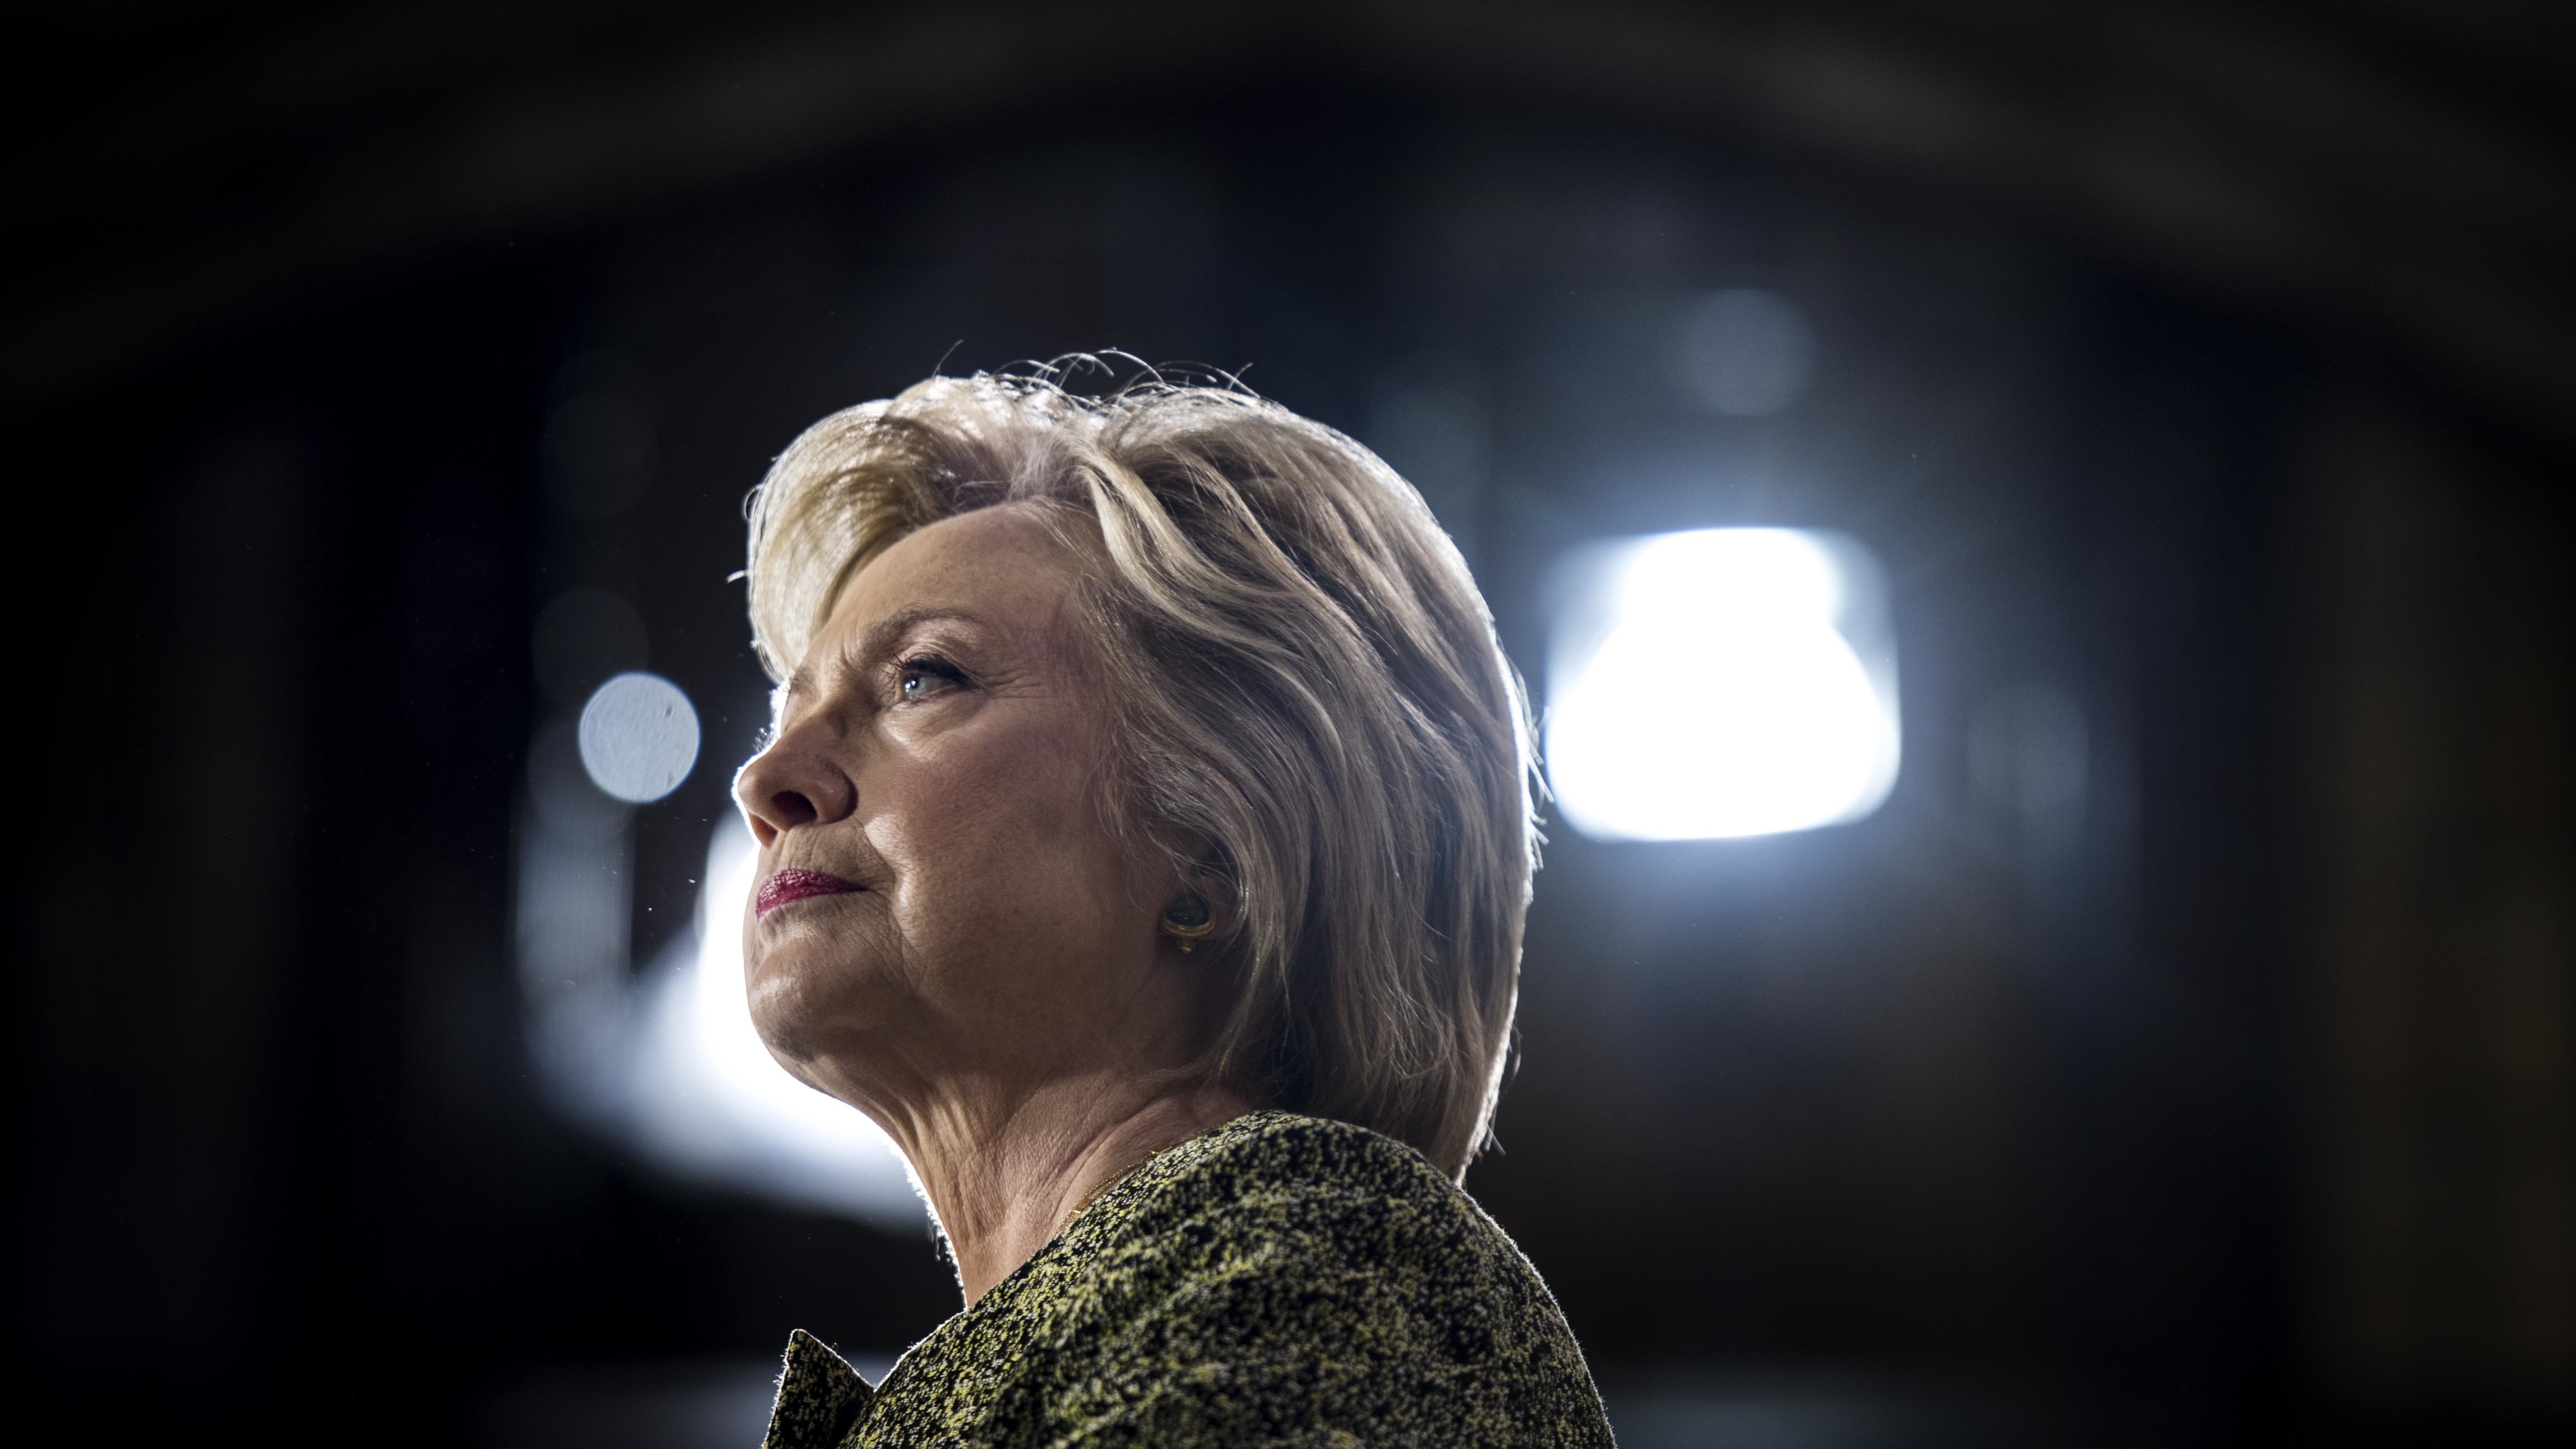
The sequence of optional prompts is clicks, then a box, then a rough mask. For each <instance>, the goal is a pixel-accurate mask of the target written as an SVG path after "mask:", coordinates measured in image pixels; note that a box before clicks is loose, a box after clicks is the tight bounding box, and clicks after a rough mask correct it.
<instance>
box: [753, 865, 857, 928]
mask: <svg viewBox="0 0 2576 1449" xmlns="http://www.w3.org/2000/svg"><path fill="white" fill-rule="evenodd" d="M866 889H867V887H866V886H863V885H860V884H858V883H857V882H856V881H846V880H843V879H841V878H840V877H839V876H837V875H825V874H824V873H823V872H821V871H819V870H805V869H803V868H801V867H798V866H792V865H791V866H789V867H788V868H787V869H785V870H782V871H780V872H778V873H777V874H776V875H773V876H771V877H770V878H769V879H767V880H765V881H762V882H761V883H760V894H759V896H758V897H756V898H755V899H754V900H753V902H752V909H753V910H754V911H755V912H756V913H757V914H760V915H764V916H765V915H768V914H769V913H770V912H771V911H774V910H777V909H778V908H779V907H780V906H783V905H786V904H788V903H789V902H791V901H801V900H803V899H805V898H806V897H807V896H845V895H848V894H849V893H850V892H852V891H862V890H866Z"/></svg>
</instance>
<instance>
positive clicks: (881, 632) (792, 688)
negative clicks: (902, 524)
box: [786, 607, 985, 699]
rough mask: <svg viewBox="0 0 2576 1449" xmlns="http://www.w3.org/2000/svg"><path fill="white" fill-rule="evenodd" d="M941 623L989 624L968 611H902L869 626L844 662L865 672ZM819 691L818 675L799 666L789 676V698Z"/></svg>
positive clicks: (846, 651)
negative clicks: (921, 631)
mask: <svg viewBox="0 0 2576 1449" xmlns="http://www.w3.org/2000/svg"><path fill="white" fill-rule="evenodd" d="M937 623H959V624H976V625H981V624H984V623H985V620H984V618H983V616H982V615H980V614H974V613H970V612H968V611H966V610H964V609H940V608H931V607H915V608H910V609H899V610H897V611H895V612H894V613H891V614H888V615H886V616H885V617H884V618H882V619H879V620H878V621H876V622H875V623H873V624H871V625H869V626H868V629H867V632H866V633H864V634H861V635H860V636H859V638H858V641H857V642H856V643H855V644H853V645H851V646H850V647H849V648H847V649H844V650H842V651H841V655H840V657H841V658H842V659H844V660H856V661H858V667H859V668H865V667H866V666H867V665H869V664H873V663H875V662H876V661H877V660H879V659H882V658H884V657H885V656H886V655H888V654H891V653H893V652H894V646H895V644H896V642H897V641H899V640H900V639H902V638H903V636H904V635H906V634H909V633H911V632H912V631H913V630H915V629H918V628H920V627H921V626H922V625H924V624H937ZM816 688H817V685H816V683H815V679H814V671H813V670H812V669H810V668H807V667H805V666H803V665H798V666H797V667H796V669H795V671H794V672H793V673H791V674H789V675H788V676H787V690H786V698H788V699H803V698H806V697H808V696H810V695H812V694H813V693H814V691H815V689H816Z"/></svg>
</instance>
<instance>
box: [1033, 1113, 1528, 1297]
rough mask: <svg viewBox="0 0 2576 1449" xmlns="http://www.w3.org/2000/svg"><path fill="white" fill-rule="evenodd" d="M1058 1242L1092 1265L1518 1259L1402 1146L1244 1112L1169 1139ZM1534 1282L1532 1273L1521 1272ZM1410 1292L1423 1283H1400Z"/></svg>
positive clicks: (1190, 1267)
mask: <svg viewBox="0 0 2576 1449" xmlns="http://www.w3.org/2000/svg"><path fill="white" fill-rule="evenodd" d="M1094 1207H1095V1210H1094V1211H1093V1212H1092V1213H1090V1214H1087V1215H1086V1216H1087V1217H1089V1218H1090V1219H1091V1221H1089V1222H1086V1223H1084V1224H1082V1225H1081V1227H1082V1229H1083V1230H1084V1231H1083V1232H1082V1233H1080V1234H1079V1236H1081V1237H1083V1238H1087V1239H1089V1241H1087V1242H1082V1243H1079V1244H1068V1246H1075V1247H1077V1248H1078V1249H1081V1250H1087V1251H1082V1252H1080V1256H1081V1257H1083V1258H1086V1259H1088V1260H1089V1261H1090V1262H1091V1264H1092V1271H1093V1272H1094V1273H1100V1272H1104V1271H1105V1272H1107V1273H1109V1274H1110V1275H1112V1276H1113V1277H1114V1276H1116V1275H1117V1274H1118V1273H1119V1272H1120V1271H1121V1270H1122V1269H1123V1270H1126V1271H1130V1272H1133V1273H1136V1274H1138V1275H1140V1276H1142V1277H1144V1278H1149V1279H1153V1280H1157V1281H1158V1282H1159V1283H1162V1284H1169V1283H1170V1282H1171V1281H1172V1280H1174V1279H1176V1278H1186V1277H1188V1276H1189V1275H1192V1274H1195V1273H1208V1272H1220V1273H1233V1274H1240V1273H1243V1272H1247V1271H1253V1270H1255V1269H1259V1270H1262V1271H1268V1272H1278V1271H1281V1270H1284V1269H1286V1268H1287V1267H1289V1266H1290V1265H1291V1264H1294V1265H1298V1266H1299V1267H1301V1268H1304V1269H1309V1270H1321V1269H1326V1268H1332V1267H1343V1268H1349V1269H1354V1270H1365V1271H1368V1272H1371V1273H1385V1272H1388V1271H1390V1270H1397V1269H1401V1268H1402V1267H1404V1266H1405V1264H1406V1262H1407V1261H1408V1260H1417V1259H1418V1260H1420V1266H1421V1267H1422V1268H1424V1269H1426V1270H1429V1269H1434V1268H1447V1269H1457V1268H1463V1267H1467V1266H1469V1265H1471V1264H1474V1263H1480V1262H1487V1261H1488V1260H1490V1264H1491V1265H1492V1266H1495V1267H1501V1266H1504V1265H1506V1264H1507V1263H1508V1264H1510V1265H1514V1266H1517V1267H1519V1268H1521V1269H1523V1270H1524V1271H1525V1270H1526V1267H1527V1265H1526V1264H1525V1263H1522V1262H1521V1261H1520V1256H1519V1254H1518V1252H1517V1251H1516V1250H1514V1249H1513V1248H1512V1246H1511V1243H1510V1241H1509V1240H1508V1239H1506V1238H1505V1237H1504V1236H1503V1234H1502V1230H1501V1229H1500V1228H1499V1227H1496V1226H1495V1225H1494V1223H1493V1221H1492V1220H1491V1219H1490V1218H1487V1217H1486V1216H1485V1214H1484V1213H1483V1212H1482V1211H1481V1210H1480V1209H1478V1208H1477V1206H1476V1204H1475V1202H1474V1200H1473V1199H1471V1198H1469V1197H1468V1196H1467V1195H1466V1194H1465V1193H1464V1192H1462V1191H1460V1190H1459V1189H1458V1186H1457V1185H1456V1184H1455V1183H1452V1182H1451V1181H1449V1180H1448V1179H1447V1178H1446V1177H1444V1176H1442V1175H1441V1174H1440V1172H1439V1171H1438V1170H1437V1169H1435V1168H1434V1167H1432V1165H1431V1164H1430V1163H1429V1162H1428V1161H1426V1160H1424V1159H1423V1157H1422V1155H1421V1154H1420V1153H1418V1152H1415V1151H1414V1150H1413V1149H1412V1148H1410V1147H1407V1146H1405V1145H1404V1144H1402V1143H1400V1142H1397V1141H1395V1140H1393V1139H1392V1138H1388V1137H1384V1136H1381V1135H1379V1134H1378V1133H1375V1132H1371V1131H1369V1130H1368V1129H1367V1128H1364V1127H1355V1126H1352V1125H1351V1124H1349V1123H1346V1122H1332V1121H1326V1120H1323V1119H1320V1118H1315V1117H1303V1116H1299V1115H1296V1114H1294V1113H1290V1112H1275V1111H1269V1112H1253V1113H1248V1114H1246V1115H1244V1116H1242V1117H1238V1118H1236V1119H1235V1120H1234V1121H1232V1122H1229V1123H1227V1124H1225V1125H1224V1126H1222V1127H1219V1128H1217V1129H1216V1130H1214V1131H1212V1132H1208V1133H1205V1134H1203V1135H1201V1136H1200V1137H1197V1138H1195V1139H1192V1140H1191V1141H1189V1142H1186V1143H1183V1144H1181V1145H1180V1146H1178V1147H1175V1148H1172V1149H1170V1150H1169V1151H1167V1152H1165V1153H1163V1154H1162V1155H1161V1156H1159V1157H1157V1158H1155V1159H1154V1161H1153V1162H1151V1163H1149V1164H1148V1165H1147V1166H1146V1167H1145V1168H1143V1169H1141V1170H1139V1171H1138V1172H1137V1173H1135V1174H1134V1175H1133V1176H1131V1177H1129V1178H1128V1179H1127V1180H1126V1181H1125V1182H1123V1183H1120V1184H1119V1185H1118V1186H1117V1187H1116V1188H1115V1189H1113V1190H1112V1191H1111V1192H1109V1193H1107V1194H1104V1195H1103V1197H1102V1199H1101V1201H1100V1202H1099V1203H1097V1204H1095V1205H1094ZM1531 1282H1532V1283H1533V1284H1535V1282H1536V1279H1535V1275H1534V1274H1533V1275H1531ZM1408 1286H1409V1287H1411V1288H1414V1289H1420V1288H1424V1287H1427V1286H1428V1285H1427V1284H1419V1283H1416V1284H1411V1285H1408Z"/></svg>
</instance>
